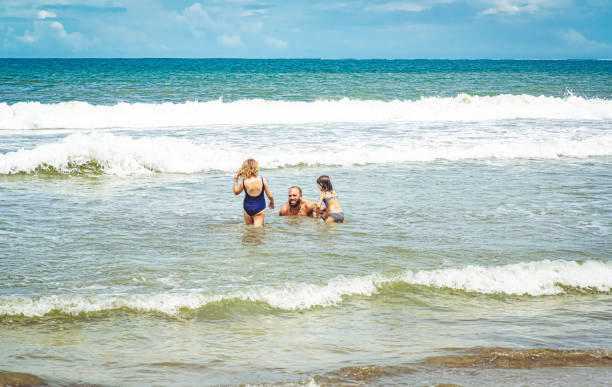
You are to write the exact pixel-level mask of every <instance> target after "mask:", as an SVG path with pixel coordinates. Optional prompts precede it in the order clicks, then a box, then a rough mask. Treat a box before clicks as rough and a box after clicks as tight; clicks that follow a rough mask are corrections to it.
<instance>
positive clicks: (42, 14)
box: [38, 9, 57, 19]
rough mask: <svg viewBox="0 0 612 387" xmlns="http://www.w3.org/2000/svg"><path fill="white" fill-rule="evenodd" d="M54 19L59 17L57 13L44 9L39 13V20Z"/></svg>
mask: <svg viewBox="0 0 612 387" xmlns="http://www.w3.org/2000/svg"><path fill="white" fill-rule="evenodd" d="M54 17H57V15H56V14H55V12H52V11H45V10H44V9H43V10H40V11H38V18H39V19H46V18H54Z"/></svg>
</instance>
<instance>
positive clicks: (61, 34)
mask: <svg viewBox="0 0 612 387" xmlns="http://www.w3.org/2000/svg"><path fill="white" fill-rule="evenodd" d="M51 27H52V28H53V29H54V30H56V31H57V33H58V35H59V37H60V38H62V39H63V38H65V37H67V36H68V34H67V33H66V29H65V28H64V25H63V24H62V23H60V22H58V21H54V22H52V23H51Z"/></svg>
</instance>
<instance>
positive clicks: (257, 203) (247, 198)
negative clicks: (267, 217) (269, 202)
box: [242, 177, 266, 216]
mask: <svg viewBox="0 0 612 387" xmlns="http://www.w3.org/2000/svg"><path fill="white" fill-rule="evenodd" d="M242 187H243V189H244V201H243V202H242V207H243V208H244V211H245V212H246V213H247V214H249V215H250V216H253V215H256V214H259V213H260V212H261V211H263V210H265V209H266V199H265V198H264V190H265V188H266V187H264V181H263V177H262V178H261V192H260V194H259V195H257V196H251V195H249V193H248V192H247V190H246V186H245V185H244V180H243V181H242Z"/></svg>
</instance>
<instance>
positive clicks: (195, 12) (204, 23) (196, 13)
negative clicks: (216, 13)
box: [176, 3, 214, 38]
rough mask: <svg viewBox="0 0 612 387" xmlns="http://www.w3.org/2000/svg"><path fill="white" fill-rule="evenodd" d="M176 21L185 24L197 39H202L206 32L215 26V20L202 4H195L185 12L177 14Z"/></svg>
mask: <svg viewBox="0 0 612 387" xmlns="http://www.w3.org/2000/svg"><path fill="white" fill-rule="evenodd" d="M176 19H177V20H178V21H180V22H182V23H185V24H186V25H187V26H188V27H189V30H190V31H191V33H192V34H193V36H195V37H196V38H199V37H201V36H202V35H203V32H204V30H206V29H207V28H211V27H213V26H214V22H213V20H212V19H211V18H210V16H209V15H208V12H206V10H205V9H204V7H202V4H200V3H193V4H192V5H191V6H189V7H187V8H185V9H184V10H183V12H181V13H179V14H176Z"/></svg>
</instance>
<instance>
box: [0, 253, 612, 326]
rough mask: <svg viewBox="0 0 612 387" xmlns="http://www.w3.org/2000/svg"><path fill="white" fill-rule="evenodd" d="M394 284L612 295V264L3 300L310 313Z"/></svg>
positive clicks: (73, 306) (3, 303)
mask: <svg viewBox="0 0 612 387" xmlns="http://www.w3.org/2000/svg"><path fill="white" fill-rule="evenodd" d="M393 284H409V285H422V286H427V287H431V288H434V289H436V288H449V289H455V290H458V291H465V292H476V293H481V294H496V293H501V294H508V295H530V296H546V295H555V294H563V293H565V292H567V291H568V289H582V290H587V291H597V292H604V293H605V292H610V291H611V290H612V262H601V261H586V262H582V263H580V262H575V261H548V260H544V261H539V262H524V263H517V264H512V265H505V266H497V267H483V266H467V267H464V268H456V269H437V270H419V271H412V270H406V271H404V272H402V273H395V274H380V273H375V274H370V275H366V276H360V277H352V278H346V277H342V276H339V277H336V278H333V279H331V280H330V281H329V282H328V283H327V284H325V285H317V284H306V283H288V284H284V285H282V286H276V287H269V286H253V287H251V288H246V289H244V290H242V291H236V292H229V293H222V294H205V293H198V292H195V291H194V292H193V293H189V294H154V295H147V294H140V295H125V294H121V295H113V294H110V295H54V296H44V297H38V298H27V297H2V298H0V316H3V315H4V316H20V315H22V316H26V317H40V316H44V315H46V314H49V313H51V312H53V311H57V312H61V313H65V314H68V315H78V314H80V313H91V312H100V311H108V310H115V309H121V308H127V309H130V310H135V311H141V312H159V313H165V314H168V315H177V314H178V313H179V312H180V311H181V310H182V309H191V310H196V309H199V308H202V307H204V306H206V305H207V304H210V303H214V302H224V301H231V300H242V301H248V302H262V303H266V304H268V305H270V306H271V307H274V308H278V309H283V310H289V311H292V310H304V309H310V308H313V307H330V306H335V305H339V304H341V303H342V301H343V300H344V299H345V297H350V296H356V295H360V296H371V295H373V294H375V293H378V292H380V291H384V288H385V287H386V286H389V285H393Z"/></svg>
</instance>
